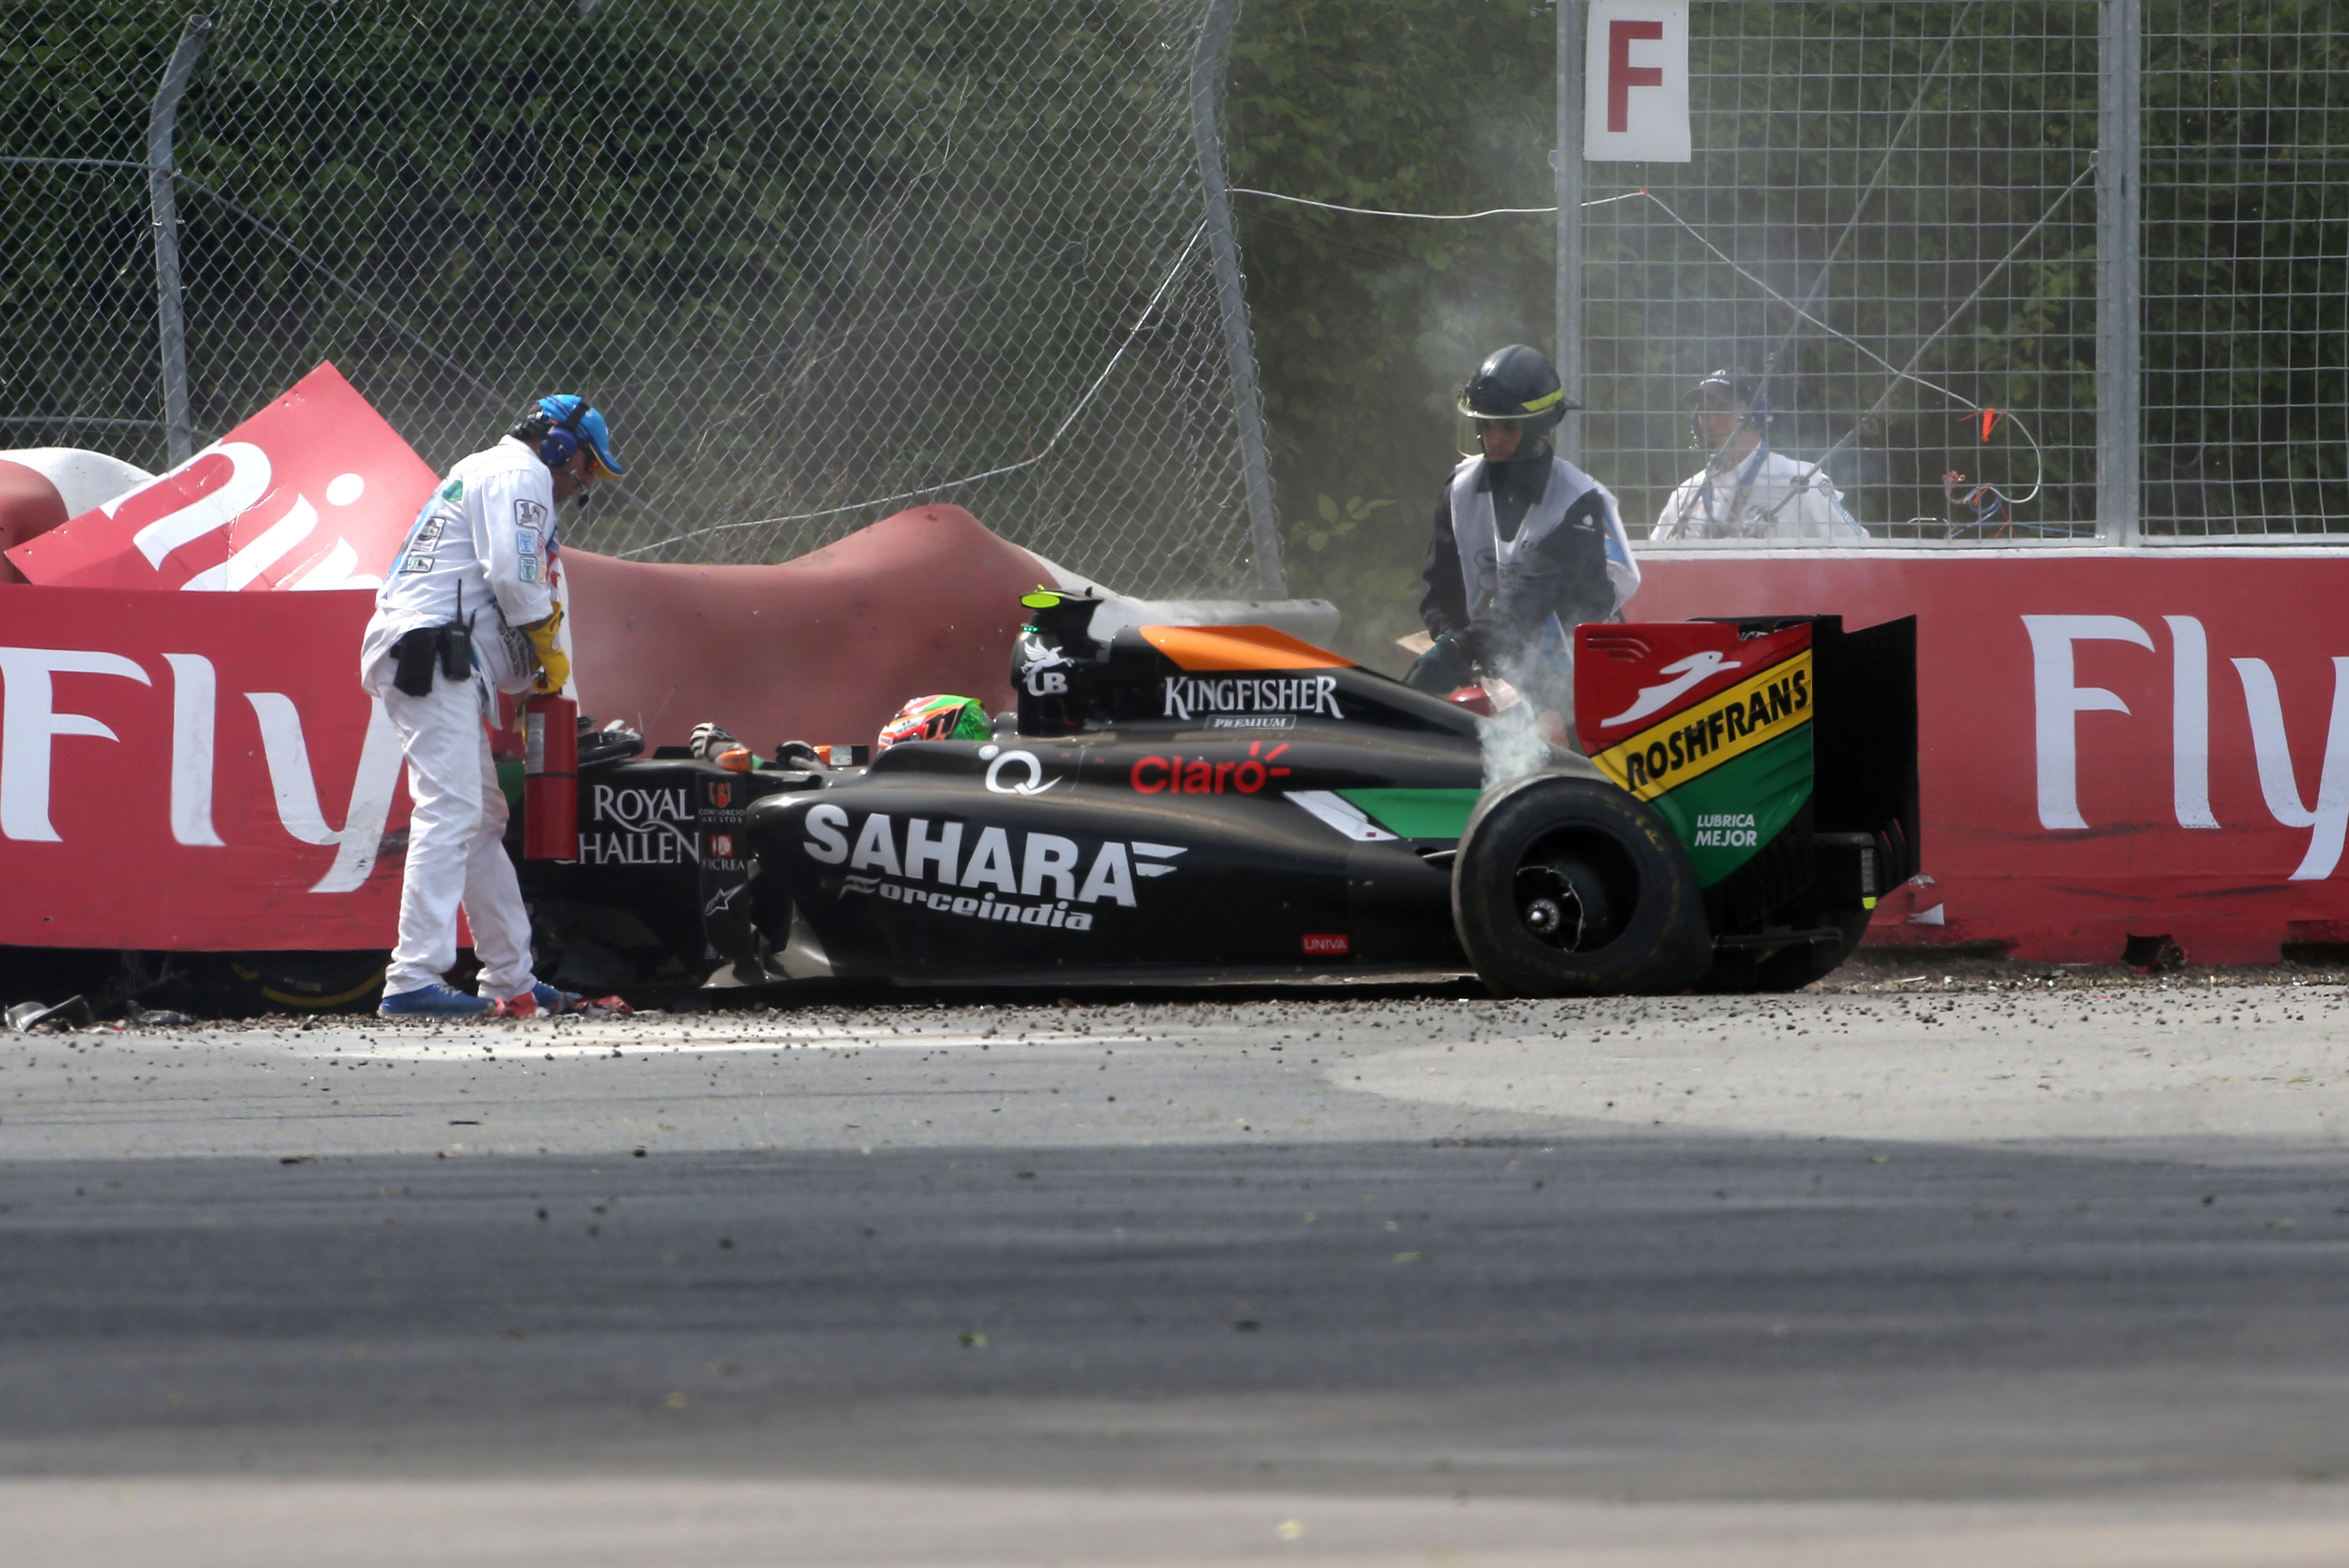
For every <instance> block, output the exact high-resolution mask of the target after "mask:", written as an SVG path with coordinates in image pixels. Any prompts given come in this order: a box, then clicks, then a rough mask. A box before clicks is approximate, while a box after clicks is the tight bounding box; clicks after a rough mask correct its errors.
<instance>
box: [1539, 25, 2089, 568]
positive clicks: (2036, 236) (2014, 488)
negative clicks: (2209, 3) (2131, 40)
mask: <svg viewBox="0 0 2349 1568" xmlns="http://www.w3.org/2000/svg"><path fill="white" fill-rule="evenodd" d="M1689 42H1690V61H1689V67H1690V78H1691V104H1690V108H1691V113H1692V140H1693V142H1694V147H1695V156H1694V158H1693V160H1692V161H1691V162H1688V163H1684V164H1655V165H1621V164H1595V165H1592V172H1593V176H1594V179H1593V183H1592V186H1591V188H1590V190H1589V192H1588V196H1589V198H1590V199H1594V200H1599V201H1601V202H1604V204H1603V205H1599V206H1595V207H1591V208H1589V209H1588V216H1587V217H1586V219H1585V224H1586V227H1585V234H1586V236H1587V237H1586V241H1585V253H1584V254H1585V256H1586V272H1585V277H1586V279H1587V282H1586V289H1587V293H1588V305H1587V307H1586V315H1585V318H1584V319H1585V324H1586V325H1585V333H1586V337H1585V342H1586V344H1587V346H1588V348H1587V352H1588V369H1587V371H1586V374H1587V377H1588V380H1587V383H1586V386H1587V394H1586V395H1587V399H1588V402H1589V403H1590V405H1591V408H1592V409H1593V410H1596V411H1594V413H1592V414H1590V415H1588V416H1586V421H1585V431H1586V436H1585V442H1586V447H1587V449H1588V450H1589V451H1591V452H1605V453H1607V454H1609V461H1610V462H1613V463H1614V464H1615V465H1616V467H1615V476H1617V479H1618V483H1619V492H1620V493H1621V495H1622V499H1623V502H1624V506H1625V510H1626V512H1627V514H1629V515H1628V516H1627V521H1629V522H1631V523H1633V524H1640V525H1644V524H1651V523H1652V522H1654V521H1655V520H1656V519H1657V518H1658V517H1659V516H1660V514H1663V513H1664V512H1666V511H1667V510H1669V509H1670V508H1671V505H1672V503H1671V496H1672V493H1673V491H1674V488H1675V487H1676V486H1678V485H1679V484H1680V483H1681V482H1682V480H1683V479H1685V478H1687V477H1688V476H1689V475H1690V474H1691V473H1692V472H1698V471H1702V469H1703V468H1704V466H1705V462H1706V455H1707V453H1708V452H1711V450H1712V449H1713V441H1709V440H1708V441H1705V442H1704V450H1703V451H1699V450H1697V440H1696V437H1695V435H1694V432H1693V431H1692V422H1691V418H1692V410H1693V409H1694V408H1695V405H1696V401H1697V398H1696V386H1697V383H1698V381H1699V380H1700V379H1702V377H1703V376H1704V375H1705V374H1706V373H1707V372H1708V371H1710V370H1713V369H1721V368H1743V369H1744V370H1746V371H1747V372H1748V373H1749V374H1750V375H1751V376H1752V377H1753V378H1754V379H1757V380H1759V381H1760V383H1761V385H1760V395H1761V396H1762V397H1763V398H1764V399H1766V400H1767V401H1768V403H1769V404H1770V406H1771V409H1772V410H1773V412H1772V414H1771V417H1770V419H1769V422H1768V426H1767V429H1766V431H1765V432H1764V433H1765V437H1766V440H1767V441H1768V442H1769V444H1770V446H1771V448H1772V450H1773V451H1776V452H1784V453H1786V454H1788V455H1792V456H1795V457H1796V458H1798V459H1802V460H1806V461H1816V460H1817V459H1819V458H1820V457H1822V456H1826V457H1827V464H1826V466H1827V469H1828V472H1830V473H1831V474H1832V475H1833V476H1834V477H1835V479H1836V481H1837V485H1838V487H1839V488H1840V489H1841V490H1842V492H1843V493H1844V497H1845V501H1846V504H1847V506H1848V507H1849V508H1850V509H1851V511H1852V512H1853V514H1855V515H1856V516H1857V518H1858V519H1859V520H1860V521H1861V522H1862V523H1863V524H1864V525H1865V526H1866V527H1867V528H1868V531H1869V532H1870V533H1871V534H1874V535H1879V536H1881V535H1893V536H1909V537H1916V536H1920V535H1921V536H1927V537H1932V538H1941V537H1944V536H1947V535H1951V534H1952V532H1953V530H1954V531H1955V534H1956V535H1958V536H1979V535H1983V534H1988V533H1994V532H1996V531H1997V530H1999V529H2000V528H2002V527H2019V528H2021V529H2023V530H2025V531H2027V532H2029V533H2032V534H2034V535H2044V534H2064V535H2068V534H2072V533H2075V532H2087V533H2093V532H2094V529H2095V396H2094V387H2093V383H2092V379H2091V378H2090V376H2089V375H2088V374H2087V373H2086V370H2087V366H2088V365H2089V364H2090V363H2091V362H2092V360H2093V352H2094V350H2093V339H2094V334H2095V316H2094V306H2095V289H2094V286H2093V273H2094V270H2095V189H2094V179H2093V173H2092V170H2093V160H2094V153H2095V141H2096V8H2095V3H2094V0H2006V3H2002V4H1982V5H1962V4H1961V5H1951V4H1945V3H1940V0H1879V3H1870V4H1859V5H1832V6H1828V5H1773V4H1761V5H1744V4H1735V5H1732V4H1700V5H1693V6H1692V7H1691V8H1690V41H1689ZM1626 174H1630V175H1631V176H1632V177H1631V178H1630V179H1629V180H1625V179H1623V178H1622V177H1623V176H1624V175H1626ZM1626 186H1628V187H1629V189H1628V190H1626V189H1625V187H1626ZM1609 197H1616V198H1618V199H1616V200H1612V201H1608V200H1606V199H1607V198H1609ZM1908 378H1914V379H1908ZM1985 409H1995V410H1999V413H1998V415H1997V416H1996V417H1995V418H1993V419H1992V421H1990V426H1989V430H1988V439H1987V440H1986V441H1985V440H1984V439H1983V438H1984V422H1983V419H1982V410H1985ZM1830 453H1832V455H1828V454H1830ZM1951 473H1961V474H1963V475H1964V478H1963V479H1962V480H1949V481H1947V482H1945V480H1944V475H1947V474H1951ZM1735 477H1736V476H1735V475H1734V474H1732V476H1731V482H1730V483H1726V484H1724V485H1723V489H1725V490H1726V489H1733V487H1734V479H1735ZM1985 484H1987V485H1989V486H1991V487H1992V493H1991V494H1983V495H1982V497H1981V499H1980V500H1979V501H1976V502H1970V503H1968V504H1965V505H1964V507H1963V509H1962V511H1960V510H1957V509H1956V508H1954V507H1953V505H1952V501H1953V497H1962V496H1964V495H1966V494H1968V493H1974V492H1976V490H1977V487H1979V486H1982V485H1985ZM1992 494H1994V495H1996V496H1998V497H2000V498H2002V503H2003V504H2000V503H1997V502H1992ZM1984 504H1991V505H1995V506H1997V509H1998V514H1997V515H1995V516H1988V517H1985V516H1980V515H1978V514H1979V513H1981V512H1982V510H1983V507H1984ZM1720 510H1722V511H1723V514H1724V517H1725V516H1726V514H1727V513H1728V511H1729V510H1730V507H1729V504H1728V502H1727V501H1726V499H1724V500H1723V503H1722V504H1721V506H1720ZM1681 521H1682V522H1683V523H1684V524H1686V527H1685V532H1686V533H1688V534H1690V535H1698V534H1700V533H1701V532H1702V524H1703V521H1704V519H1703V518H1702V517H1698V518H1694V519H1684V520H1681ZM1789 521H1790V522H1791V521H1792V515H1791V514H1789Z"/></svg>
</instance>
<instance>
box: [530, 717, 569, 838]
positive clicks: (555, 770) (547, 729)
mask: <svg viewBox="0 0 2349 1568" xmlns="http://www.w3.org/2000/svg"><path fill="white" fill-rule="evenodd" d="M522 716H523V718H522V722H523V780H522V854H523V859H525V860H576V859H578V858H579V704H578V703H576V702H574V701H572V700H571V699H570V698H568V697H554V696H543V697H533V698H531V699H530V700H529V701H526V702H524V703H523V705H522Z"/></svg>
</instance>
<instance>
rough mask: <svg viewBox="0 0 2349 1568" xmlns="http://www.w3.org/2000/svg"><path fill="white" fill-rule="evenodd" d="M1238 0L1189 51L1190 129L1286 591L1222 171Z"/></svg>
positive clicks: (1264, 513)
mask: <svg viewBox="0 0 2349 1568" xmlns="http://www.w3.org/2000/svg"><path fill="white" fill-rule="evenodd" d="M1238 12H1239V0H1213V3H1212V4H1211V5H1209V6H1208V7H1207V20H1206V26H1202V27H1201V28H1200V29H1199V43H1198V47H1197V48H1195V50H1194V51H1193V52H1192V55H1191V134H1192V137H1193V139H1194V140H1195V141H1196V143H1197V144H1198V150H1199V183H1200V185H1201V187H1202V191H1201V195H1202V197H1203V199H1204V200H1205V202H1206V219H1207V251H1208V254H1209V255H1210V257H1211V258H1212V259H1213V261H1214V263H1215V268H1216V299H1217V303H1218V304H1219V305H1220V306H1221V307H1222V310H1223V317H1224V356H1225V358H1226V360H1227V361H1228V363H1229V366H1230V370H1231V379H1232V411H1233V412H1234V413H1235V414H1236V415H1237V417H1238V420H1239V427H1240V472H1241V479H1242V483H1244V484H1245V486H1246V488H1247V509H1248V522H1249V524H1250V531H1251V533H1252V534H1253V535H1254V537H1255V541H1256V569H1257V582H1258V584H1259V585H1260V586H1261V587H1262V588H1263V589H1264V591H1265V592H1266V593H1267V594H1269V595H1272V596H1274V597H1278V596H1281V595H1284V594H1286V593H1287V592H1288V576H1287V574H1286V573H1284V572H1283V571H1282V569H1281V565H1280V523H1279V520H1278V518H1277V517H1275V516H1274V515H1273V510H1272V476H1271V474H1270V472H1268V463H1267V461H1266V456H1265V447H1264V405H1263V403H1262V401H1261V400H1259V398H1258V397H1257V385H1256V346H1255V344H1254V343H1253V342H1252V341H1251V340H1250V338H1249V336H1248V319H1247V294H1246V293H1245V292H1244V291H1243V290H1242V289H1241V286H1240V251H1239V242H1238V241H1237V239H1236V238H1234V236H1233V234H1232V198H1231V191H1230V185H1231V181H1230V179H1229V178H1228V177H1227V176H1226V173H1225V171H1224V144H1223V136H1222V128H1221V126H1220V124H1219V121H1220V119H1221V118H1222V117H1221V115H1220V114H1219V113H1218V112H1217V111H1218V109H1220V107H1221V103H1222V99H1223V92H1222V88H1223V78H1224V60H1225V57H1226V53H1227V51H1228V50H1229V49H1230V47H1231V41H1232V23H1233V20H1234V19H1235V17H1236V16H1237V15H1238Z"/></svg>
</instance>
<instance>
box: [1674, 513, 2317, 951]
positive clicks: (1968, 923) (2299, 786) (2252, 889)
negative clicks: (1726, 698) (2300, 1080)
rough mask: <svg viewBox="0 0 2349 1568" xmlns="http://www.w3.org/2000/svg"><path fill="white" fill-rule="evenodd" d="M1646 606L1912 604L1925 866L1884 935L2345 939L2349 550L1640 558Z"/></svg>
mask: <svg viewBox="0 0 2349 1568" xmlns="http://www.w3.org/2000/svg"><path fill="white" fill-rule="evenodd" d="M1641 569H1642V572H1643V574H1644V576H1643V580H1642V581H1643V586H1642V587H1641V590H1640V594H1639V597H1637V598H1635V599H1634V600H1633V601H1632V603H1631V606H1630V610H1629V612H1628V613H1629V614H1630V616H1631V617H1632V618H1635V619H1639V620H1643V621H1646V620H1671V619H1680V618H1691V617H1698V616H1732V615H1771V614H1819V615H1840V616H1842V617H1843V618H1844V620H1845V624H1846V625H1847V626H1853V627H1859V626H1868V625H1873V624H1875V623H1877V622H1878V621H1883V620H1889V619H1891V618H1896V617H1899V616H1905V615H1914V616H1915V617H1917V630H1918V671H1917V683H1918V693H1917V695H1918V709H1919V725H1920V729H1919V752H1920V755H1919V765H1920V774H1921V781H1920V797H1921V798H1920V805H1921V811H1922V819H1923V824H1922V826H1923V845H1922V848H1923V862H1924V867H1925V872H1924V877H1923V878H1922V879H1920V882H1919V883H1917V884H1914V885H1911V886H1910V887H1909V888H1903V889H1901V890H1900V892H1899V894H1898V895H1897V896H1896V897H1895V898H1891V899H1888V900H1887V901H1886V903H1885V905H1884V906H1883V907H1882V908H1881V909H1879V910H1878V916H1877V920H1876V925H1875V928H1874V929H1873V930H1872V931H1871V932H1870V937H1869V940H1871V941H1874V942H1878V943H1881V942H1888V941H1889V942H1899V943H1907V944H1927V945H1932V944H1941V943H1949V944H1957V943H1967V942H1982V941H1988V942H1997V943H2001V944H2002V945H2004V946H2005V947H2006V948H2007V949H2008V950H2010V951H2012V952H2013V954H2014V955H2015V956H2016V957H2019V958H2024V959H2033V960H2040V961H2103V962H2110V961H2114V960H2116V959H2117V958H2118V957H2119V956H2120V953H2121V950H2122V947H2123V943H2124V940H2125V938H2126V937H2127V936H2128V935H2130V934H2142V935H2156V934H2163V933H2167V934H2168V935H2172V936H2175V937H2176V938H2177V939H2178V940H2179V941H2180V942H2181V943H2182V944H2183V945H2184V946H2185V948H2186V950H2187V951H2188V953H2189V956H2191V957H2192V958H2193V959H2195V960H2197V961H2206V962H2218V963H2252V962H2272V961H2274V960H2275V958H2276V957H2277V954H2278V951H2279V950H2280V949H2281V948H2282V946H2283V945H2284V944H2285V943H2287V942H2292V941H2315V942H2338V941H2344V940H2349V867H2344V865H2343V861H2344V853H2343V848H2344V846H2343V837H2344V825H2349V617H2344V614H2343V611H2342V607H2343V606H2344V605H2349V552H2344V551H2312V550H2288V551H2286V550H2276V551H2262V550H2250V549H2241V550H2196V551H2168V550H2163V551H2152V550H2143V551H2126V552H2125V551H2118V550H2060V551H2045V552H2042V551H2029V550H2002V551H1996V552H1985V553H1982V554H1974V553H1971V552H1969V553H1967V554H1965V555H1962V556H1959V555H1954V554H1941V553H1926V552H1908V551H1893V550H1872V551H1871V550H1848V551H1837V550H1798V549H1752V550H1737V551H1733V552H1731V551H1724V552H1721V553H1718V554H1715V553H1712V552H1704V553H1699V552H1696V551H1690V552H1686V553H1682V554H1674V553H1661V554H1657V555H1648V556H1642V558H1641Z"/></svg>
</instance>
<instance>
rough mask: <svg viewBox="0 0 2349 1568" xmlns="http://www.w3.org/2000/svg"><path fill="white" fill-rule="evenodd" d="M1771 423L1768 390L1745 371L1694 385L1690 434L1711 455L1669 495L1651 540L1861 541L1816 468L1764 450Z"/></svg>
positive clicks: (1721, 373) (1862, 533)
mask: <svg viewBox="0 0 2349 1568" xmlns="http://www.w3.org/2000/svg"><path fill="white" fill-rule="evenodd" d="M1772 419H1773V414H1772V410H1771V407H1770V399H1769V396H1768V391H1767V389H1766V388H1765V387H1764V385H1763V382H1762V379H1761V378H1760V377H1758V376H1756V375H1754V373H1753V372H1752V371H1750V370H1744V369H1724V370H1715V371H1713V373H1712V374H1711V375H1709V376H1707V377H1705V379H1703V380H1702V381H1700V382H1698V383H1697V389H1696V410H1695V412H1693V413H1692V414H1691V415H1690V416H1689V429H1690V431H1691V432H1692V434H1693V435H1694V437H1695V440H1696V445H1697V446H1698V448H1699V449H1700V450H1702V451H1704V452H1709V453H1711V454H1712V455H1711V456H1709V457H1708V458H1706V459H1705V464H1704V466H1703V467H1702V468H1701V469H1699V470H1698V471H1697V472H1694V473H1692V474H1691V475H1689V477H1688V478H1687V480H1686V481H1685V482H1683V483H1682V485H1681V487H1680V488H1679V489H1677V490H1675V491H1673V492H1672V494H1671V500H1669V501H1667V502H1665V503H1664V509H1663V510H1662V511H1661V513H1659V514H1657V516H1656V525H1655V527H1654V528H1653V529H1652V530H1651V531H1650V533H1649V535H1648V537H1649V539H1650V540H1651V541H1655V540H1665V539H1808V540H1814V541H1821V542H1833V541H1837V540H1852V539H1865V538H1867V537H1868V530H1867V529H1865V528H1862V527H1861V526H1860V525H1859V524H1857V523H1855V522H1853V521H1852V516H1851V514H1850V513H1849V512H1847V511H1846V510H1845V509H1844V504H1843V497H1842V496H1841V495H1839V494H1837V493H1836V487H1835V482H1834V481H1833V480H1830V479H1829V478H1828V477H1827V476H1826V472H1825V471H1824V470H1822V469H1821V468H1820V467H1819V465H1818V464H1816V463H1815V462H1796V461H1795V459H1793V458H1791V457H1788V456H1787V455H1786V454H1785V453H1784V452H1773V451H1771V450H1770V425H1771V421H1772Z"/></svg>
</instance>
